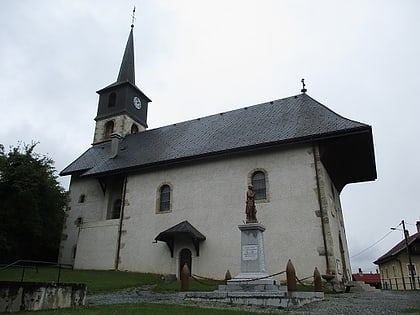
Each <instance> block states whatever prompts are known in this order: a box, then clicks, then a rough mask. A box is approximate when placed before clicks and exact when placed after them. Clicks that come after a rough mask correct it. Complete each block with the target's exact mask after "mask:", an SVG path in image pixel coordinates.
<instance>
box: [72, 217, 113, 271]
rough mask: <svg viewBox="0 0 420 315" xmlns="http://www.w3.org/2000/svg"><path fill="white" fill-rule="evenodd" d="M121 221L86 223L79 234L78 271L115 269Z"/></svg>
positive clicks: (76, 261) (75, 265) (75, 264)
mask: <svg viewBox="0 0 420 315" xmlns="http://www.w3.org/2000/svg"><path fill="white" fill-rule="evenodd" d="M118 226H119V219H115V220H106V221H97V222H90V223H84V224H83V225H82V226H81V228H80V232H79V241H78V244H77V252H76V260H75V263H74V268H76V269H102V270H107V269H110V270H111V269H114V268H115V258H116V253H117V240H118Z"/></svg>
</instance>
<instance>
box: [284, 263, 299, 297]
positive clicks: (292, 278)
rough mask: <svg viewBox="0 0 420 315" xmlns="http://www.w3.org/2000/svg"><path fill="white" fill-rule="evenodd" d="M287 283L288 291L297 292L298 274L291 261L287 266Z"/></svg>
mask: <svg viewBox="0 0 420 315" xmlns="http://www.w3.org/2000/svg"><path fill="white" fill-rule="evenodd" d="M286 282H287V291H288V292H292V291H296V290H297V289H296V272H295V267H294V266H293V264H292V261H291V260H290V259H289V261H288V262H287V265H286Z"/></svg>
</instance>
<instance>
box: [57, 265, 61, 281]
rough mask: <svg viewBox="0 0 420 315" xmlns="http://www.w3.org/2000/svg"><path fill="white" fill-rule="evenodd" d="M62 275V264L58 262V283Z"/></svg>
mask: <svg viewBox="0 0 420 315" xmlns="http://www.w3.org/2000/svg"><path fill="white" fill-rule="evenodd" d="M60 276H61V264H58V275H57V283H60Z"/></svg>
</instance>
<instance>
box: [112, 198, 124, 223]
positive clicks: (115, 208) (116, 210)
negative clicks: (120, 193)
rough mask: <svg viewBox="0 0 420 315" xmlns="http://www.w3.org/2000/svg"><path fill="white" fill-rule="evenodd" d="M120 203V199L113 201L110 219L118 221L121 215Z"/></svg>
mask: <svg viewBox="0 0 420 315" xmlns="http://www.w3.org/2000/svg"><path fill="white" fill-rule="evenodd" d="M121 203H122V202H121V199H117V200H115V201H114V206H113V208H112V216H111V219H119V217H120V214H121Z"/></svg>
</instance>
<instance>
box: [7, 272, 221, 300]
mask: <svg viewBox="0 0 420 315" xmlns="http://www.w3.org/2000/svg"><path fill="white" fill-rule="evenodd" d="M21 275H22V268H9V269H7V270H2V271H0V281H20V279H21ZM57 275H58V270H57V269H55V268H51V267H40V268H38V269H35V268H27V269H25V274H24V281H25V282H56V281H57ZM60 282H67V283H86V284H87V286H88V294H98V293H107V292H112V291H117V290H121V289H126V288H133V287H141V286H145V285H147V286H152V291H154V292H162V293H165V292H167V293H172V292H177V291H179V290H180V288H181V282H180V281H170V282H168V281H164V280H162V279H161V277H160V275H157V274H148V273H138V272H124V271H97V270H70V269H63V270H61V276H60ZM218 284H221V283H220V282H215V281H208V280H205V281H201V280H200V281H199V282H198V281H195V280H194V279H191V280H190V289H189V290H190V291H213V290H216V289H217V286H218Z"/></svg>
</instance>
